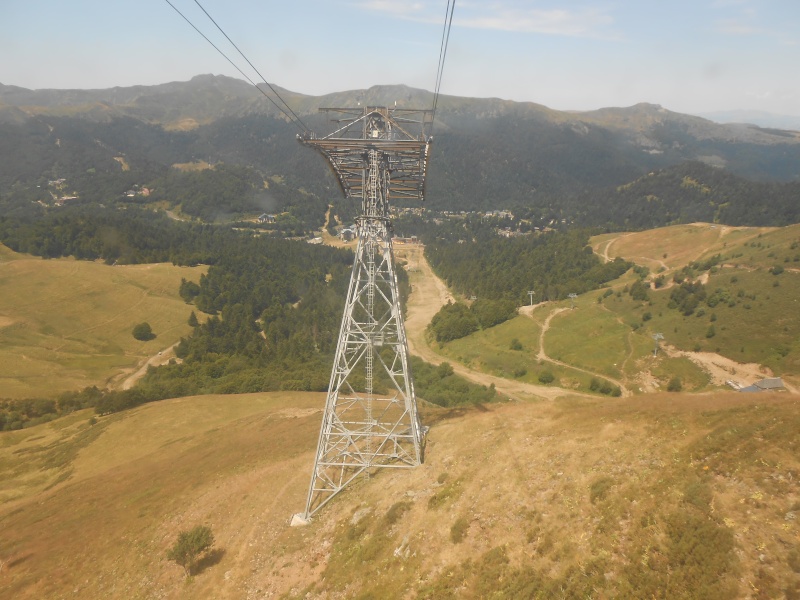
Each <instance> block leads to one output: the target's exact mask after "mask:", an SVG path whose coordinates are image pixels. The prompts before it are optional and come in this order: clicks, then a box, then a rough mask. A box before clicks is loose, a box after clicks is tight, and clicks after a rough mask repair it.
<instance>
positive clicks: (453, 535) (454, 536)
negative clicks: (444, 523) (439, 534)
mask: <svg viewBox="0 0 800 600" xmlns="http://www.w3.org/2000/svg"><path fill="white" fill-rule="evenodd" d="M468 529H469V521H468V520H467V519H466V518H465V517H459V518H458V519H456V522H455V523H453V526H452V527H451V528H450V540H451V541H452V542H453V543H454V544H459V543H461V542H462V541H463V540H464V538H465V537H466V536H467V530H468Z"/></svg>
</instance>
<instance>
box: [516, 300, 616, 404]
mask: <svg viewBox="0 0 800 600" xmlns="http://www.w3.org/2000/svg"><path fill="white" fill-rule="evenodd" d="M568 310H570V309H569V308H567V307H566V306H562V307H560V308H554V309H553V310H552V311H550V314H548V315H547V318H546V319H545V320H544V323H542V330H541V331H540V332H539V353H538V354H537V355H536V358H537V360H540V361H547V362H550V363H553V364H554V365H559V366H562V367H566V368H567V369H573V370H575V371H580V372H581V373H586V374H587V375H591V376H592V377H598V378H600V379H605V380H607V381H610V382H611V383H613V384H614V385H616V386H617V387H619V389H620V391H621V392H622V396H623V397H628V396H630V395H631V391H630V390H629V389H628V388H627V387H626V386H625V384H624V383H622V381H619V380H618V379H614V378H613V377H609V376H608V375H604V374H602V373H595V372H594V371H590V370H588V369H583V368H581V367H576V366H575V365H571V364H569V363H565V362H563V361H560V360H557V359H555V358H552V357H550V356H547V352H546V351H545V348H544V336H545V335H546V334H547V331H548V330H549V329H550V323H551V322H552V320H553V318H554V317H555V316H557V315H559V314H561V313H563V312H565V311H568ZM521 312H522V311H521ZM523 314H526V315H527V316H528V317H530V318H531V319H532V318H533V311H532V310H527V311H524V312H523Z"/></svg>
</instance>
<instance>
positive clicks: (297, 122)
mask: <svg viewBox="0 0 800 600" xmlns="http://www.w3.org/2000/svg"><path fill="white" fill-rule="evenodd" d="M164 1H165V2H166V3H167V4H169V5H170V6H171V7H172V9H173V10H174V11H175V12H176V13H178V14H179V15H180V16H181V18H183V20H184V21H186V22H187V23H188V24H189V25H190V26H191V28H192V29H194V30H195V31H196V32H197V33H198V34H200V36H201V37H202V38H203V39H204V40H205V41H207V42H208V43H209V44H211V46H212V47H213V48H214V50H216V51H217V52H219V54H220V55H222V57H223V58H224V59H225V60H227V61H228V62H229V63H230V64H231V66H232V67H233V68H234V69H236V70H237V71H239V73H240V74H241V75H242V77H244V78H245V79H246V80H247V81H249V82H250V83H251V84H252V85H253V87H255V88H256V89H257V90H258V91H259V92H261V94H262V95H263V96H264V97H265V98H266V99H267V100H269V101H270V102H271V103H272V105H273V106H274V107H275V108H277V109H278V111H279V112H280V113H281V114H282V115H283V116H285V117H286V118H287V119H289V121H290V122H292V123H294V125H295V127H297V128H298V129H300V130H301V131H302V132H306V131H308V128H307V127H306V125H305V123H303V121H301V120H300V118H299V117H298V116H297V115H295V114H294V112H293V111H291V109H290V112H291V114H289V113H287V112H286V111H285V110H284V109H283V108H282V107H281V106H280V105H279V104H277V103H276V102H275V100H273V99H272V98H270V97H269V95H268V94H267V93H266V92H265V91H264V90H262V89H261V88H260V87H258V84H256V83H255V82H254V81H253V80H252V79H251V78H250V77H249V76H248V75H247V74H246V73H245V72H244V71H242V70H241V69H240V68H239V66H238V65H237V64H236V63H235V62H233V61H232V60H231V59H230V58H229V57H228V55H227V54H225V53H224V52H223V51H222V50H221V49H220V48H219V47H218V46H217V45H216V44H215V43H214V42H212V41H211V40H210V39H208V37H207V36H206V35H205V34H204V33H203V32H202V31H200V30H199V29H198V28H197V27H196V26H195V24H194V23H192V21H191V20H189V18H188V17H187V16H186V15H184V14H183V13H182V12H181V11H180V10H179V9H178V8H177V7H176V6H175V5H174V4H173V3H172V2H170V0H164ZM200 8H203V7H202V6H201V7H200ZM203 12H205V9H203ZM206 15H208V13H206ZM209 19H211V17H210V16H209ZM211 20H212V21H213V19H211ZM214 24H215V25H216V23H214ZM217 27H218V28H219V26H218V25H217ZM220 31H222V30H221V29H220ZM223 35H224V32H223ZM225 37H226V38H227V37H228V36H227V35H226V36H225ZM228 41H230V38H228ZM231 44H233V42H231ZM234 47H236V45H235V44H234ZM236 49H237V50H239V49H238V48H236ZM239 53H240V54H241V51H239ZM242 56H244V55H242ZM245 60H247V58H245ZM247 62H248V63H249V62H250V61H247ZM250 66H251V67H252V66H253V65H252V64H251V65H250ZM253 68H254V69H255V67H253ZM256 72H257V73H258V70H256ZM259 75H261V74H260V73H259ZM262 79H263V77H262ZM264 83H266V81H265V82H264ZM267 85H269V84H268V83H267ZM269 87H270V89H272V91H273V92H275V90H274V89H273V88H272V86H269ZM275 95H276V96H278V94H277V92H275ZM278 98H280V96H278ZM280 100H281V102H283V103H284V104H286V102H284V101H283V99H282V98H280ZM287 108H288V106H287ZM292 116H294V118H292Z"/></svg>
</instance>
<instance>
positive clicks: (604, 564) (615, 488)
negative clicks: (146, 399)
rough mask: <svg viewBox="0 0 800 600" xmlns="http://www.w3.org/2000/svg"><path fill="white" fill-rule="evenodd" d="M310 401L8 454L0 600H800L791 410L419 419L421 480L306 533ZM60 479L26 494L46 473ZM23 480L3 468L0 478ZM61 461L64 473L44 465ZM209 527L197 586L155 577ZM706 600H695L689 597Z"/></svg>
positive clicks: (55, 431) (314, 400)
mask: <svg viewBox="0 0 800 600" xmlns="http://www.w3.org/2000/svg"><path fill="white" fill-rule="evenodd" d="M323 400H324V398H323V396H322V395H320V394H299V393H293V394H288V393H287V394H251V395H245V396H225V397H198V398H183V399H178V400H170V401H165V402H160V403H155V404H151V405H148V406H144V407H140V408H138V409H136V410H133V411H130V412H128V413H123V414H120V415H116V416H113V417H110V418H103V419H100V420H99V421H98V422H97V423H96V424H94V425H90V424H89V420H88V419H89V416H88V415H78V416H74V417H72V418H71V419H70V420H68V421H65V422H63V424H61V423H62V422H56V423H50V424H46V425H42V426H39V427H36V428H33V429H31V430H25V431H23V432H16V433H15V434H14V435H15V436H16V437H13V438H8V437H4V438H3V440H4V447H3V448H2V452H0V457H2V458H0V460H2V463H0V465H3V469H4V472H3V480H4V481H6V482H8V481H16V482H18V486H19V488H20V489H21V490H22V492H23V493H22V494H21V495H19V496H17V498H16V499H15V500H13V501H10V502H6V503H5V504H3V505H2V507H0V523H2V530H3V532H4V534H3V536H2V538H1V539H0V559H2V560H5V561H6V563H5V567H4V568H3V570H2V571H0V598H14V599H23V598H66V597H76V595H77V596H78V597H81V598H84V599H87V600H93V599H100V598H102V599H104V600H105V599H111V598H125V599H128V598H153V597H159V598H212V597H213V598H241V599H245V598H264V597H273V598H305V597H314V598H330V599H333V598H437V599H438V598H482V597H489V596H492V595H495V596H497V597H503V598H537V597H539V598H552V597H589V596H590V597H595V598H632V599H633V598H644V597H647V598H650V597H655V598H697V597H703V598H734V597H741V598H747V597H750V598H774V597H780V596H781V595H783V594H785V595H786V597H788V598H795V597H797V593H798V591H799V590H800V588H798V585H800V584H799V583H798V582H800V576H798V574H797V573H796V572H795V569H798V570H800V565H799V564H798V562H799V561H798V556H800V529H798V527H800V526H799V525H798V523H797V519H796V514H797V513H798V511H800V491H798V489H797V478H798V477H800V459H798V456H800V454H798V450H799V449H800V448H798V443H800V439H799V438H798V436H797V431H800V404H799V403H798V402H797V401H796V400H794V399H793V398H792V397H790V396H786V395H760V396H758V397H755V396H752V395H744V394H736V393H732V392H731V393H721V394H714V395H700V396H698V395H694V396H690V395H676V394H668V395H650V396H647V397H643V398H638V399H637V400H636V401H635V402H631V401H630V400H624V399H614V400H609V399H605V400H600V399H588V400H587V399H574V398H573V399H564V400H559V401H555V402H541V403H507V404H504V405H494V406H489V407H477V408H473V409H469V410H450V411H445V410H441V409H431V408H426V409H425V410H424V420H425V422H426V423H427V424H430V425H431V431H430V435H429V440H428V446H427V460H426V463H425V464H424V465H423V466H422V467H420V468H417V469H413V470H403V471H394V470H393V471H384V472H378V473H376V474H375V475H374V476H373V477H371V478H369V479H364V480H361V481H360V482H358V483H357V484H356V485H355V486H353V487H352V488H350V489H349V490H348V491H346V492H345V493H343V494H342V495H341V496H340V497H339V498H338V499H336V500H335V501H334V502H333V503H332V504H331V505H329V507H328V508H326V509H325V510H324V511H323V512H322V513H321V514H320V515H318V516H317V518H316V519H315V520H314V522H313V523H312V524H311V525H310V526H308V527H305V528H290V527H289V526H288V519H289V516H290V515H291V514H292V512H295V511H297V510H299V509H300V508H301V507H302V504H303V502H304V497H305V493H306V486H307V485H308V478H309V475H310V473H309V471H310V466H311V461H312V455H313V448H314V445H315V440H316V435H317V430H318V426H319V418H320V409H321V406H322V403H323ZM21 450H22V451H24V453H25V454H27V456H30V457H42V460H44V457H45V456H47V457H50V458H49V460H50V461H51V463H50V464H51V468H53V469H55V470H61V471H63V472H65V473H69V477H68V478H67V479H66V480H64V481H61V482H58V483H56V485H54V486H53V487H51V488H50V489H47V490H42V489H41V487H39V488H35V489H34V487H35V486H34V487H26V485H27V484H26V482H27V478H28V477H29V476H30V475H31V473H32V472H34V471H35V470H36V469H37V468H38V465H39V463H28V462H23V461H19V460H18V459H19V457H20V452H19V451H21ZM13 460H18V462H17V463H15V464H11V463H10V462H9V461H13ZM52 461H55V462H52ZM197 524H206V525H209V526H211V528H212V530H213V531H214V535H215V538H216V539H217V551H216V553H214V554H213V555H212V557H211V558H210V559H209V560H208V561H206V563H205V564H203V565H201V568H200V571H199V573H198V574H196V575H195V576H194V577H193V578H192V579H191V580H188V581H187V580H185V579H184V575H183V571H182V569H181V568H180V567H178V566H176V565H175V564H173V563H170V562H169V561H167V560H166V558H165V552H166V549H167V548H168V547H169V546H170V545H171V544H172V542H173V541H174V538H175V536H176V534H177V532H178V531H180V530H182V529H188V528H190V527H192V526H194V525H197ZM698 594H699V595H698Z"/></svg>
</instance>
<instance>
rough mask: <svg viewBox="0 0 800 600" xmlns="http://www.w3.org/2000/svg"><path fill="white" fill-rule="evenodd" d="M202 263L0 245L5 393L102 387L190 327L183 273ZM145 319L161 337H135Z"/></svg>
mask: <svg viewBox="0 0 800 600" xmlns="http://www.w3.org/2000/svg"><path fill="white" fill-rule="evenodd" d="M202 272H203V269H202V268H183V267H175V266H172V265H167V264H153V265H127V266H108V265H105V264H101V263H96V262H87V261H76V260H72V259H59V260H42V259H39V258H34V257H30V256H27V255H21V254H16V253H14V252H12V251H10V250H9V249H8V248H6V247H4V246H0V364H2V365H3V369H2V370H0V397H5V398H23V397H34V396H52V395H54V394H57V393H60V392H63V391H66V390H75V389H79V388H82V387H85V386H88V385H98V386H104V385H106V384H107V383H108V382H109V380H110V379H111V378H112V377H113V376H115V375H119V374H120V373H121V372H125V371H126V370H130V371H129V372H132V370H134V367H136V365H137V364H138V363H139V362H140V361H142V360H143V359H144V358H146V357H148V356H152V355H155V354H157V353H158V352H159V351H161V350H164V349H165V348H168V347H170V346H171V345H172V344H174V343H176V342H177V341H178V340H179V339H180V337H181V336H183V335H187V334H188V333H189V332H190V331H191V327H189V326H188V324H187V319H188V318H189V314H190V312H191V307H190V306H188V305H187V304H185V303H184V301H183V300H181V298H180V297H179V296H178V287H179V285H180V281H181V278H186V279H190V280H193V281H197V280H198V279H199V277H200V274H201V273H202ZM144 321H147V322H148V323H150V325H151V326H152V329H153V332H154V333H155V334H156V338H155V339H153V340H150V341H148V342H140V341H137V340H136V339H134V338H133V336H132V334H131V330H132V329H133V327H134V325H136V324H137V323H141V322H144Z"/></svg>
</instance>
